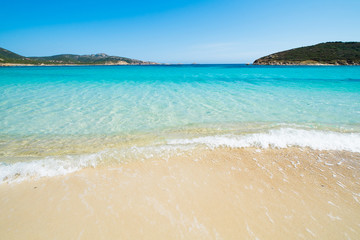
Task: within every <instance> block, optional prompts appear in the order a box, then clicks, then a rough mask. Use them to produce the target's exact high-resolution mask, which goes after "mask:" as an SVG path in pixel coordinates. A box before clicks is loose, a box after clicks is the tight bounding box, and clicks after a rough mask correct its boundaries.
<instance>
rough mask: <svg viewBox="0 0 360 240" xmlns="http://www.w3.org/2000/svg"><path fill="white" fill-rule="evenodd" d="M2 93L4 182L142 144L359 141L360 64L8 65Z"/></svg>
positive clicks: (352, 145) (1, 76) (342, 146)
mask: <svg viewBox="0 0 360 240" xmlns="http://www.w3.org/2000/svg"><path fill="white" fill-rule="evenodd" d="M0 93H1V94H0V116H1V121H0V161H1V163H0V164H1V165H0V169H1V170H2V171H1V176H0V177H1V178H2V181H5V180H4V179H7V180H6V181H8V180H9V179H12V178H14V177H15V176H19V175H20V176H22V175H24V174H25V175H26V176H37V175H39V176H42V175H45V176H47V175H49V176H52V175H56V172H57V170H59V169H60V170H61V169H62V168H65V170H61V171H60V170H59V171H58V173H59V174H60V173H61V174H63V173H67V172H72V171H75V170H79V169H81V168H83V167H86V166H96V165H98V164H103V162H108V160H106V161H104V160H103V159H104V158H106V159H109V158H110V159H112V160H109V161H110V162H111V161H114V157H109V156H108V155H106V154H111V156H113V155H114V152H117V153H118V154H119V155H118V156H117V157H115V159H118V160H116V161H124V160H127V159H125V158H127V155H126V153H127V152H129V150H128V149H129V148H130V149H135V148H139V149H141V147H145V146H146V147H147V149H149V148H150V149H152V150H153V151H154V153H155V154H156V152H157V151H158V149H162V148H164V147H169V146H170V147H171V146H173V145H176V144H178V145H179V144H180V145H199V144H200V145H201V144H205V145H207V146H208V147H214V146H225V145H226V146H228V147H234V148H240V147H248V146H256V147H260V148H266V147H281V148H284V147H288V146H299V147H310V148H313V149H319V150H346V151H353V152H359V146H360V135H359V134H360V120H359V119H360V67H353V66H351V67H349V66H343V67H342V66H329V67H324V66H321V67H299V66H294V67H288V66H286V67H279V66H276V67H271V66H245V65H181V66H180V65H179V66H81V67H73V66H72V67H4V68H0ZM175 143H176V144H175ZM136 151H138V149H137V150H136ZM109 152H110V153H109ZM119 152H120V153H119ZM104 155H106V156H105V157H104ZM119 159H120V160H119ZM54 161H55V162H57V163H58V164H60V165H57V164H55V165H54V166H55V167H50V169H51V170H49V172H51V174H50V173H49V174H44V173H42V174H40V173H38V172H37V171H36V170H34V169H36V167H34V166H36V165H39V166H40V165H41V166H45V169H47V167H48V165H51V166H52V163H53V162H54ZM29 164H30V165H29ZM69 164H70V165H71V167H69ZM30 166H31V167H30ZM59 166H63V167H59ZM24 168H26V169H30V170H31V171H30V170H27V171H25V170H23V169H24ZM5 170H6V171H5ZM29 171H30V172H31V173H30V172H29ZM44 171H45V172H46V171H47V170H44ZM20 179H22V178H21V177H20ZM0 180H1V179H0Z"/></svg>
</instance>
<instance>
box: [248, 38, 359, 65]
mask: <svg viewBox="0 0 360 240" xmlns="http://www.w3.org/2000/svg"><path fill="white" fill-rule="evenodd" d="M254 64H255V65H322V64H330V65H360V42H327V43H320V44H316V45H313V46H308V47H300V48H294V49H291V50H287V51H283V52H278V53H273V54H271V55H268V56H265V57H262V58H259V59H257V60H255V62H254Z"/></svg>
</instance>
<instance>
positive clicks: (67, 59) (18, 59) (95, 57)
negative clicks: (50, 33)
mask: <svg viewBox="0 0 360 240" xmlns="http://www.w3.org/2000/svg"><path fill="white" fill-rule="evenodd" d="M156 64H157V63H155V62H147V61H141V60H136V59H131V58H126V57H118V56H109V55H107V54H105V53H98V54H91V55H75V54H60V55H54V56H47V57H24V56H21V55H19V54H16V53H14V52H11V51H9V50H7V49H4V48H0V66H57V65H156Z"/></svg>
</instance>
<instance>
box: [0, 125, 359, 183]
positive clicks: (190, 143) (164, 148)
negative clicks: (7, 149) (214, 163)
mask: <svg viewBox="0 0 360 240" xmlns="http://www.w3.org/2000/svg"><path fill="white" fill-rule="evenodd" d="M198 144H201V145H205V146H207V147H209V148H217V147H230V148H244V147H260V148H269V147H272V148H286V147H290V146H298V147H310V148H312V149H317V150H340V151H342V150H345V151H351V152H360V133H339V132H329V131H318V130H303V129H294V128H281V129H274V130H269V131H268V132H266V133H253V134H246V135H221V136H206V137H198V138H193V139H172V140H168V142H167V144H159V145H155V146H147V147H137V146H133V147H130V148H126V149H112V150H104V151H101V152H98V153H94V154H84V155H74V156H63V157H46V158H43V159H39V160H33V161H29V162H15V163H10V164H5V163H0V183H6V182H8V183H10V182H21V181H23V180H26V179H30V178H35V179H36V178H40V177H52V176H57V175H65V174H68V173H72V172H76V171H79V170H80V169H83V168H86V167H96V166H97V165H99V164H101V163H102V162H106V161H112V162H122V161H132V160H144V159H149V158H154V157H155V158H160V159H163V160H168V159H169V158H170V157H171V156H174V155H181V154H183V153H186V152H188V151H191V150H194V149H196V148H195V147H196V145H198Z"/></svg>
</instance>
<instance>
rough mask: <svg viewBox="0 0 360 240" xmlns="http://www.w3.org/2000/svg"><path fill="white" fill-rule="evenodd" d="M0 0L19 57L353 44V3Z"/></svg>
mask: <svg viewBox="0 0 360 240" xmlns="http://www.w3.org/2000/svg"><path fill="white" fill-rule="evenodd" d="M1 1H2V3H1V19H2V20H1V21H0V47H3V48H7V49H9V50H11V51H14V52H16V53H19V54H22V55H25V56H45V55H54V54H60V53H74V54H89V53H102V52H104V53H107V54H110V55H118V56H125V57H130V58H137V59H141V60H149V61H157V62H163V63H192V62H197V63H248V62H252V61H254V60H255V59H256V58H258V57H261V56H264V55H267V54H270V53H273V52H277V51H281V50H286V49H290V48H294V47H300V46H306V45H311V44H316V43H320V42H327V41H360V14H359V12H360V0H341V1H340V0H301V1H300V0H287V1H285V0H252V1H251V0H183V1H175V0H152V1H143V0H139V1H131V0H127V1H122V0H118V1H115V0H96V1H95V0H88V1H75V0H61V1H59V0H53V1H49V0H46V1H42V0H32V1H30V0H17V1H16V0H12V1H10V0H9V1H6V0H1Z"/></svg>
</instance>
